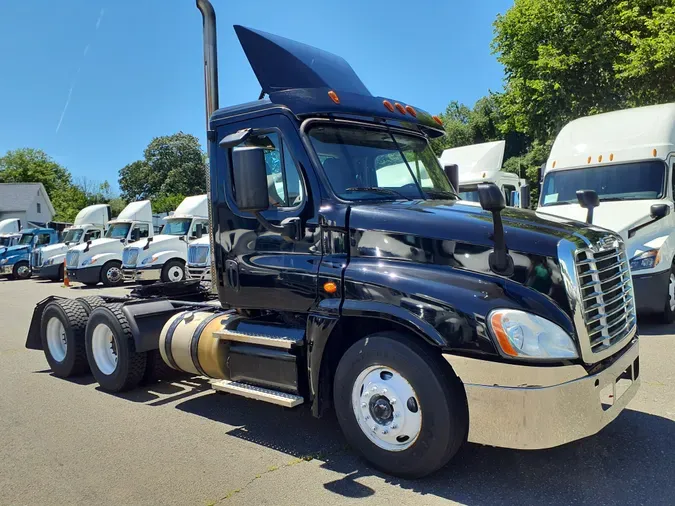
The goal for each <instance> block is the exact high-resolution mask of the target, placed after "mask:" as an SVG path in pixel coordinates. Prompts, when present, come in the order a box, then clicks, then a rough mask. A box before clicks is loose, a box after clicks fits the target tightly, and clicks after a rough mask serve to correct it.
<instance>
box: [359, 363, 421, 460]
mask: <svg viewBox="0 0 675 506" xmlns="http://www.w3.org/2000/svg"><path fill="white" fill-rule="evenodd" d="M352 408H353V410H354V416H355V417H356V421H357V423H358V425H359V428H360V429H361V431H362V432H363V433H364V434H365V435H366V437H367V438H368V439H370V441H372V442H373V443H374V444H375V445H377V446H378V447H380V448H382V449H383V450H387V451H391V452H398V451H403V450H406V449H407V448H410V447H411V446H412V445H413V444H414V443H415V441H416V440H417V438H418V437H419V435H420V432H421V430H422V407H421V406H420V404H419V399H418V398H417V394H416V393H415V390H414V389H413V387H412V386H411V385H410V383H409V382H408V380H407V379H406V378H405V377H404V376H403V375H402V374H400V373H399V372H398V371H396V370H395V369H393V368H391V367H386V366H383V365H375V366H371V367H368V368H367V369H365V370H363V371H362V372H361V374H359V375H358V377H357V378H356V381H355V382H354V386H353V387H352Z"/></svg>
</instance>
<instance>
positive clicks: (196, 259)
mask: <svg viewBox="0 0 675 506" xmlns="http://www.w3.org/2000/svg"><path fill="white" fill-rule="evenodd" d="M208 258H209V247H208V246H206V245H202V244H200V245H195V246H190V247H189V248H188V260H187V261H188V264H189V265H205V264H206V262H207V261H208Z"/></svg>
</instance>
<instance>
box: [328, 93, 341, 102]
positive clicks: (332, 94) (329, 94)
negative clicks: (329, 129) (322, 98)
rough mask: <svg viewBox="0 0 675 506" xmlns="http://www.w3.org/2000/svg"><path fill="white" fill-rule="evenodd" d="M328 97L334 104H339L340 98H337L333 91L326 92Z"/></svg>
mask: <svg viewBox="0 0 675 506" xmlns="http://www.w3.org/2000/svg"><path fill="white" fill-rule="evenodd" d="M328 96H329V97H330V99H331V100H332V101H333V102H335V103H336V104H339V103H340V97H338V96H337V93H335V92H334V91H333V90H330V91H329V92H328Z"/></svg>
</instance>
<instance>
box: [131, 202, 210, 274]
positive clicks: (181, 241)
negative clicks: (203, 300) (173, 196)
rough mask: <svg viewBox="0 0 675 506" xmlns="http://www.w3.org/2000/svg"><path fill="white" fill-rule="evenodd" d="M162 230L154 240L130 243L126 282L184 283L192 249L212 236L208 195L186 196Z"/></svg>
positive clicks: (168, 217)
mask: <svg viewBox="0 0 675 506" xmlns="http://www.w3.org/2000/svg"><path fill="white" fill-rule="evenodd" d="M163 220H164V226H163V227H162V231H161V232H160V233H159V234H158V235H155V236H154V237H148V238H147V239H141V240H140V241H136V242H133V243H130V244H129V245H127V246H126V247H125V248H124V251H123V252H122V271H123V273H124V280H125V281H162V282H164V283H168V282H174V281H183V280H184V279H185V277H186V276H185V271H186V267H185V263H186V261H187V256H188V246H189V244H190V243H192V242H193V241H196V240H197V239H199V238H200V237H202V236H204V235H208V230H209V212H208V199H207V197H206V195H194V196H192V197H186V198H185V199H184V200H183V201H182V202H181V203H180V205H179V206H178V207H177V208H176V210H175V211H174V213H173V214H172V215H170V216H167V217H165V218H164V219H163Z"/></svg>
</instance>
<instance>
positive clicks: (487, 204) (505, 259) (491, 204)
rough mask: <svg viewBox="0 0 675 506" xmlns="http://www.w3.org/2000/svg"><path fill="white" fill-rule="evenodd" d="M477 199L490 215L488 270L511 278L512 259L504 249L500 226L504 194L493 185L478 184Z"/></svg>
mask: <svg viewBox="0 0 675 506" xmlns="http://www.w3.org/2000/svg"><path fill="white" fill-rule="evenodd" d="M478 199H479V200H480V206H481V207H482V208H483V209H485V210H486V211H490V212H491V213H492V223H493V227H494V230H493V233H492V240H493V241H494V243H495V247H494V251H493V252H492V253H490V256H489V257H488V264H489V266H490V270H491V271H492V272H494V273H495V274H499V275H500V276H507V277H510V276H513V270H514V265H513V258H511V255H509V250H508V249H507V248H506V239H505V237H504V225H503V224H502V215H501V212H502V210H503V209H504V208H505V207H506V202H505V201H504V194H503V193H502V191H501V190H500V189H499V187H498V186H497V185H496V184H494V183H480V184H479V185H478Z"/></svg>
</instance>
